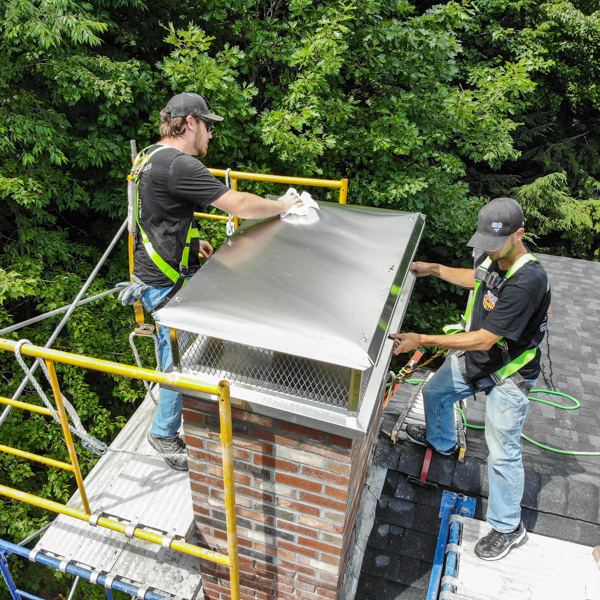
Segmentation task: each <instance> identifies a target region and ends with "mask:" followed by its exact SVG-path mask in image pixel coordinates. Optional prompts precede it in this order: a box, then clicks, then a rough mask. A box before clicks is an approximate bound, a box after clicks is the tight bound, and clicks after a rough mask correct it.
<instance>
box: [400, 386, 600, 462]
mask: <svg viewBox="0 0 600 600" xmlns="http://www.w3.org/2000/svg"><path fill="white" fill-rule="evenodd" d="M426 381H427V380H426V379H407V380H406V383H412V384H413V385H419V384H421V383H425V382H426ZM529 393H530V394H552V395H553V396H562V397H563V398H568V399H569V400H571V402H573V406H564V405H562V404H557V403H556V402H551V401H550V400H542V399H541V398H533V397H532V396H528V397H527V398H528V399H529V400H532V401H533V402H541V403H542V404H549V405H550V406H554V407H555V408H560V409H562V410H577V409H578V408H579V407H580V406H581V403H580V402H579V400H577V398H573V396H569V394H563V393H562V392H553V391H552V390H531V392H529ZM455 410H457V411H458V412H459V413H460V414H461V416H462V420H463V423H464V425H465V427H468V428H469V429H485V427H484V426H483V425H469V423H467V418H466V416H465V413H464V411H463V410H462V409H461V408H457V407H455ZM521 437H522V438H523V439H524V440H527V441H528V442H529V443H530V444H533V445H534V446H537V447H538V448H543V449H544V450H548V451H550V452H556V453H557V454H567V455H569V456H600V452H577V451H575V450H560V449H558V448H552V447H551V446H546V445H544V444H541V443H540V442H536V441H535V440H532V439H531V438H530V437H528V436H526V435H525V434H524V433H522V434H521Z"/></svg>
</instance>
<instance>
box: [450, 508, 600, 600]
mask: <svg viewBox="0 0 600 600" xmlns="http://www.w3.org/2000/svg"><path fill="white" fill-rule="evenodd" d="M489 530H490V526H489V525H488V524H487V523H486V522H484V521H475V520H473V519H466V520H465V525H464V528H463V536H462V547H463V553H462V554H461V557H460V566H459V573H458V579H459V584H458V588H457V592H456V600H529V599H531V600H567V599H568V600H598V599H599V598H600V570H599V569H598V567H597V565H596V561H595V560H594V558H593V556H592V551H593V548H590V547H587V546H581V545H579V544H573V543H571V542H564V541H562V540H556V539H552V538H549V537H545V536H542V535H536V534H533V533H528V536H529V538H528V540H527V542H526V543H525V544H523V546H520V547H519V548H514V549H513V550H512V551H511V552H509V554H508V555H507V556H505V557H504V558H503V559H501V560H498V561H483V560H481V559H479V558H477V556H476V555H475V553H474V548H475V544H476V543H477V541H478V540H479V539H480V538H481V537H483V536H484V535H486V534H487V533H488V532H489Z"/></svg>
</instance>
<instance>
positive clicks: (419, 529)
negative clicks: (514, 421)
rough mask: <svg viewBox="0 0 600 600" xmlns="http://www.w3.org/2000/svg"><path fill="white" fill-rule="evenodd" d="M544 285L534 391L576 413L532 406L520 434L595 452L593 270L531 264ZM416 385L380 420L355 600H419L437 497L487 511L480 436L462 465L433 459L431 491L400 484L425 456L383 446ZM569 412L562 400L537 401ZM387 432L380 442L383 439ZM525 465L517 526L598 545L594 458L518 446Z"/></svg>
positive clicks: (474, 416)
mask: <svg viewBox="0 0 600 600" xmlns="http://www.w3.org/2000/svg"><path fill="white" fill-rule="evenodd" d="M538 258H539V260H540V262H542V264H543V265H544V267H545V268H546V271H547V272H548V276H549V279H550V283H551V286H552V308H551V314H550V321H549V326H548V333H547V335H546V338H545V340H544V342H543V344H542V347H541V349H542V353H543V358H542V373H541V376H540V378H539V380H538V384H537V386H536V387H537V388H538V389H547V390H553V391H558V392H563V393H566V394H569V395H571V396H573V397H575V398H577V400H579V402H580V403H581V408H579V409H578V410H561V409H558V408H555V407H552V406H549V405H546V404H541V403H538V402H531V405H530V410H529V415H528V417H527V420H526V422H525V427H524V430H523V432H524V433H525V435H527V436H529V437H531V438H533V439H534V440H536V441H538V442H540V443H542V444H545V445H547V446H551V447H554V448H559V449H563V450H578V451H587V452H599V453H600V263H596V262H591V261H584V260H578V259H571V258H563V257H556V256H546V255H538ZM416 393H417V388H416V387H415V386H409V385H404V386H401V387H400V388H399V390H398V392H397V393H396V394H395V396H394V398H393V399H392V401H391V402H390V404H389V405H388V407H387V408H386V411H385V412H384V418H383V425H382V433H381V434H380V438H379V442H378V446H377V448H376V451H375V457H374V460H375V461H376V462H377V463H378V464H383V465H385V466H387V467H388V473H387V479H386V483H385V486H384V489H383V493H382V496H381V500H380V503H379V507H378V510H377V514H376V519H375V524H374V526H373V530H372V532H371V536H370V538H369V543H368V548H367V552H366V555H365V559H364V561H363V567H362V574H361V578H360V581H359V587H358V591H357V595H356V597H357V598H361V600H424V599H425V598H426V595H427V586H428V581H429V574H430V570H431V565H432V563H433V556H434V554H435V542H436V538H437V531H438V527H439V518H438V511H439V506H440V502H441V497H442V491H443V489H451V490H453V491H458V492H461V493H465V494H467V495H470V496H475V497H476V498H477V509H476V514H475V517H476V518H478V519H484V518H485V511H486V508H487V496H488V487H487V463H486V458H487V446H486V443H485V439H484V433H483V431H480V430H473V429H469V430H468V431H467V455H466V458H465V461H464V463H458V462H457V461H456V458H454V457H444V456H441V455H439V454H436V453H434V457H433V460H432V464H431V467H430V471H429V477H428V480H429V481H433V482H435V483H437V484H438V488H437V489H435V490H430V489H424V488H421V487H418V486H415V485H412V484H410V483H408V482H407V481H406V475H414V476H418V475H419V474H420V472H421V466H422V463H423V457H424V454H425V449H424V448H422V447H419V446H416V445H414V444H411V443H402V442H399V443H398V444H392V443H391V442H390V440H389V432H390V431H391V428H392V427H393V425H394V423H395V422H396V420H397V418H398V416H399V414H400V413H401V412H402V410H403V409H404V407H405V406H406V404H407V402H410V401H411V399H412V398H413V397H414V396H415V395H416ZM539 397H541V398H545V399H549V400H551V401H554V402H556V403H558V404H565V405H567V406H571V405H572V404H573V403H572V402H571V401H569V400H568V399H567V398H562V397H559V396H551V395H539ZM484 417H485V396H481V395H478V397H477V401H473V400H472V399H471V400H470V401H469V403H468V412H467V418H468V421H469V422H470V423H472V424H474V425H483V423H484ZM386 432H387V434H386ZM522 448H523V461H524V465H525V493H524V496H523V501H522V506H523V520H524V522H525V525H526V527H527V529H528V530H529V531H532V532H534V533H539V534H543V535H547V536H550V537H553V538H557V539H562V540H566V541H571V542H576V543H580V544H584V545H587V546H596V545H599V544H600V490H599V487H598V486H599V485H600V456H569V455H562V454H557V453H553V452H549V451H548V450H544V449H541V448H538V447H536V446H534V445H532V444H530V443H528V442H526V441H525V440H523V442H522Z"/></svg>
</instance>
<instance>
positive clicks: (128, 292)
mask: <svg viewBox="0 0 600 600" xmlns="http://www.w3.org/2000/svg"><path fill="white" fill-rule="evenodd" d="M131 278H132V279H133V281H122V282H121V283H117V285H116V286H115V287H118V288H119V289H120V290H121V291H120V292H119V296H118V298H119V300H120V301H121V303H122V304H123V306H127V305H128V304H134V303H135V302H137V301H138V300H139V299H140V298H141V297H142V296H143V295H144V293H145V292H146V290H147V289H148V288H149V287H150V286H148V285H146V284H145V283H144V282H143V281H142V280H141V279H139V278H137V277H136V276H135V275H132V276H131Z"/></svg>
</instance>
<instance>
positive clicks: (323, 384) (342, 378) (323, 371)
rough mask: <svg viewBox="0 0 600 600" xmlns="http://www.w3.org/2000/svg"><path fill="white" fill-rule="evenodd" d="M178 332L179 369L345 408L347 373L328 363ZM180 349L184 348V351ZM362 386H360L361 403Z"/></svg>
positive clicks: (349, 373) (349, 375) (343, 369)
mask: <svg viewBox="0 0 600 600" xmlns="http://www.w3.org/2000/svg"><path fill="white" fill-rule="evenodd" d="M189 336H190V334H189V333H188V332H185V331H179V339H180V351H181V355H182V356H181V366H182V367H183V368H187V369H190V370H191V371H197V372H199V373H203V374H206V375H208V376H209V377H219V378H222V379H227V380H229V381H235V382H239V383H243V384H247V385H250V386H252V387H254V388H259V389H263V390H270V391H273V392H280V393H283V394H286V395H289V396H295V397H297V398H302V399H305V400H312V401H314V402H320V403H322V404H327V405H329V406H335V407H338V408H343V409H345V408H347V405H348V396H349V392H350V378H351V370H350V369H349V368H347V367H340V366H338V365H332V364H329V363H324V362H319V361H315V360H308V359H306V358H300V357H298V356H292V355H290V354H282V353H280V352H273V351H272V350H266V349H264V348H257V347H256V346H246V345H243V344H236V343H234V342H228V341H225V340H220V339H217V338H211V337H207V336H204V335H198V336H196V339H195V340H194V341H193V343H190V337H189ZM184 348H186V349H185V350H184ZM364 389H365V382H364V378H363V381H362V382H361V399H362V396H363V395H364Z"/></svg>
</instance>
